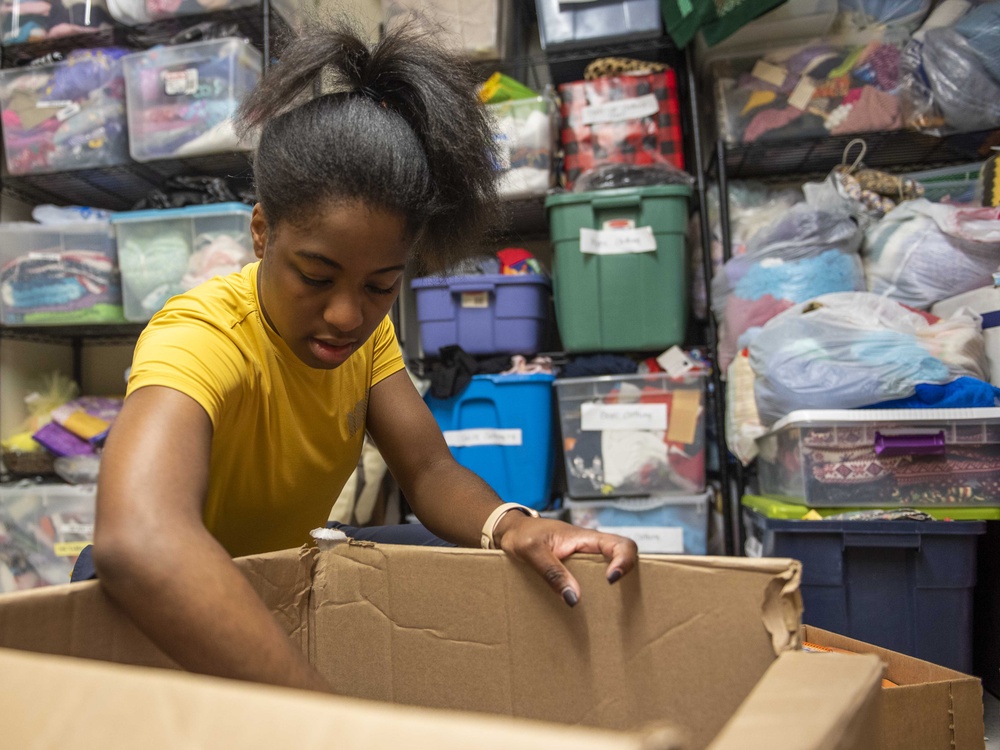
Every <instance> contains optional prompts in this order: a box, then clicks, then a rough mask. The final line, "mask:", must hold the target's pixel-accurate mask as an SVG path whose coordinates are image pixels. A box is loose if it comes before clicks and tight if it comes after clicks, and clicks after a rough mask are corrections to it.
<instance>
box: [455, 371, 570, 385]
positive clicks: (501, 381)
mask: <svg viewBox="0 0 1000 750" xmlns="http://www.w3.org/2000/svg"><path fill="white" fill-rule="evenodd" d="M472 379H473V380H489V381H491V382H493V384H494V385H511V384H513V383H551V382H552V381H553V380H555V379H556V376H555V375H549V374H548V373H544V372H535V373H531V374H530V375H525V374H523V373H513V374H511V375H501V374H499V373H495V374H494V373H491V374H487V375H473V376H472Z"/></svg>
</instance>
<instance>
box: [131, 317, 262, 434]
mask: <svg viewBox="0 0 1000 750" xmlns="http://www.w3.org/2000/svg"><path fill="white" fill-rule="evenodd" d="M158 323H161V320H156V321H154V322H153V323H151V324H150V325H149V327H147V328H146V330H145V331H143V333H142V335H141V336H140V337H139V341H138V343H137V344H136V347H135V354H134V355H133V358H132V371H131V373H130V375H129V380H128V389H127V390H126V394H125V397H126V398H128V396H129V395H131V394H132V393H134V392H135V391H137V390H139V389H140V388H145V387H146V386H150V385H159V386H166V387H167V388H173V389H174V390H176V391H180V392H181V393H183V394H184V395H186V396H189V397H191V398H193V399H194V400H195V401H196V402H198V404H199V405H200V406H201V407H202V408H203V409H204V410H205V411H206V412H207V413H208V416H209V418H210V419H211V420H212V426H213V428H218V426H219V425H218V422H219V416H220V414H221V413H222V408H223V405H224V404H227V405H229V406H231V405H232V396H233V395H234V394H237V393H239V392H240V390H241V388H242V386H243V384H244V383H245V382H246V378H247V368H248V366H249V363H248V362H247V361H246V358H245V356H244V355H243V353H242V352H240V351H239V349H238V347H237V346H236V345H235V344H234V343H233V341H232V340H231V339H229V338H228V337H227V336H226V335H225V334H224V333H223V332H222V331H219V330H218V329H216V328H213V327H212V326H210V325H206V324H204V323H198V322H194V321H177V320H165V319H164V320H162V324H160V325H158Z"/></svg>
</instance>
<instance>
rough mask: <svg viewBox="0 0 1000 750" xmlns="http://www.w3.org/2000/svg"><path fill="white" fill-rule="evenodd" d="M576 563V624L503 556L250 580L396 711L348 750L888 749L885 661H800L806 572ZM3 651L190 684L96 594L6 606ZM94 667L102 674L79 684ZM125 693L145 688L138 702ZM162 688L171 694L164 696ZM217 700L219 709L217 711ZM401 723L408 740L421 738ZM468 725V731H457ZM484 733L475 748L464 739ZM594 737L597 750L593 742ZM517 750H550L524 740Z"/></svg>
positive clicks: (685, 561)
mask: <svg viewBox="0 0 1000 750" xmlns="http://www.w3.org/2000/svg"><path fill="white" fill-rule="evenodd" d="M569 564H570V567H571V570H572V571H573V573H574V574H575V575H576V576H577V578H578V579H579V580H580V582H581V585H582V587H583V596H582V598H581V602H580V604H579V605H578V606H577V607H575V608H573V609H570V608H568V607H566V606H565V604H563V603H562V601H561V600H560V599H559V598H558V597H556V596H554V595H553V594H552V592H551V591H549V590H548V588H547V586H546V585H545V583H544V581H543V580H542V579H541V578H540V577H538V576H537V575H536V574H535V573H534V572H532V571H531V570H529V569H528V568H527V567H525V566H524V565H522V564H519V563H517V562H515V561H512V560H511V559H509V558H508V557H506V556H505V555H503V554H502V553H497V552H487V551H482V550H430V549H426V548H414V547H388V546H373V545H350V546H342V547H340V548H338V549H336V550H333V551H330V552H324V553H316V552H315V551H314V550H302V551H297V550H293V551H287V552H282V553H277V554H273V555H264V556H259V557H255V558H246V559H244V560H241V561H240V565H241V566H242V568H243V570H244V571H245V573H246V575H247V577H248V579H249V580H250V581H251V583H252V584H253V586H254V588H255V589H256V590H257V591H258V592H259V593H260V595H261V596H262V598H263V599H264V601H265V602H266V603H267V604H268V606H269V607H270V608H271V609H272V610H273V611H274V612H275V614H276V616H277V617H278V618H279V620H280V621H281V622H282V624H283V625H284V627H285V629H286V630H287V631H288V633H289V634H290V635H291V636H292V637H293V638H294V639H295V640H296V642H297V643H299V644H300V646H301V647H302V648H303V650H304V651H305V652H306V653H308V654H309V656H310V659H311V660H312V661H313V663H314V664H315V665H316V666H317V668H318V669H319V670H320V671H321V672H322V673H323V674H324V675H325V676H326V677H327V678H328V679H329V680H330V681H331V682H332V683H333V684H334V686H335V687H336V689H337V691H338V692H340V693H342V694H343V695H345V696H350V697H351V698H366V699H372V700H374V701H379V703H365V704H360V705H363V707H364V708H365V710H366V711H371V712H374V713H372V714H371V716H372V720H373V721H374V722H375V723H379V724H380V725H382V726H380V727H379V732H376V733H375V734H374V735H370V736H369V735H364V734H363V733H362V734H359V735H358V736H357V737H355V741H352V742H349V743H348V744H342V743H341V740H342V737H341V736H340V735H339V734H338V736H337V743H336V744H337V747H347V748H350V747H358V748H360V747H362V746H364V747H365V748H366V750H372V748H381V747H386V748H388V747H390V744H389V741H385V740H384V739H383V738H384V737H386V736H390V737H391V736H395V737H396V738H397V742H398V737H400V736H403V735H401V734H399V733H396V734H394V733H393V731H392V726H393V723H394V722H396V721H397V718H398V717H409V716H411V715H412V716H418V717H419V716H422V714H420V712H419V710H417V709H407V710H406V712H404V713H396V712H399V711H403V709H401V708H399V707H398V705H397V706H395V707H393V706H389V705H387V704H389V703H391V704H404V705H410V706H417V707H422V708H423V709H447V710H449V711H451V712H454V711H456V710H457V711H462V712H476V713H475V714H472V713H463V714H461V715H459V716H458V717H455V716H453V715H452V714H445V715H439V712H438V711H434V712H432V716H431V718H426V719H421V720H422V721H425V722H426V725H427V727H428V728H434V729H435V731H440V732H443V733H444V734H448V735H449V736H451V737H453V738H454V739H455V742H453V743H452V745H447V746H455V747H457V746H458V744H462V742H464V744H465V746H469V745H482V744H483V743H482V742H480V741H479V740H478V738H477V739H476V740H475V741H472V737H473V735H474V734H476V733H477V732H484V733H489V732H490V731H491V727H493V726H494V725H495V724H496V721H495V720H493V719H487V718H485V717H483V714H495V715H496V714H499V715H501V716H502V717H505V718H503V719H502V720H501V721H502V723H503V725H504V726H510V727H514V729H512V730H511V731H517V732H521V731H524V732H528V733H530V732H531V731H534V729H533V728H538V727H539V724H538V722H539V721H541V722H555V723H558V724H571V725H575V726H576V727H577V728H578V729H577V730H576V731H575V732H573V733H571V734H567V735H566V737H568V738H570V739H568V740H567V742H565V743H564V742H558V743H556V742H555V741H554V740H553V741H551V742H549V745H548V746H549V747H551V748H553V749H556V748H561V747H563V745H565V746H566V747H568V746H569V744H568V743H569V742H574V745H575V746H576V747H581V746H585V747H589V746H590V745H591V744H594V746H595V747H596V746H598V745H600V743H602V742H604V743H605V744H603V745H601V746H605V747H609V748H611V747H635V748H639V747H640V746H641V747H643V748H653V747H664V748H671V747H676V746H677V745H676V737H677V736H680V737H681V738H682V742H683V743H684V744H683V747H685V748H691V749H694V748H704V747H712V748H717V749H718V750H730V748H736V747H741V748H762V749H763V748H768V750H778V749H779V748H797V749H801V750H819V749H820V748H822V749H823V750H826V749H827V748H831V749H832V748H838V749H839V748H843V749H844V750H848V748H866V747H870V746H871V745H870V743H869V742H867V741H866V739H867V736H866V734H865V728H866V726H868V727H870V724H866V718H867V717H869V716H870V715H871V711H872V705H873V702H874V701H875V699H876V696H877V695H878V693H879V691H878V688H877V686H878V678H879V676H880V672H881V665H880V664H879V663H878V660H877V659H875V658H863V657H850V656H848V657H844V658H843V659H840V660H831V661H824V662H822V663H820V662H818V661H816V660H811V661H808V662H805V660H804V659H803V658H802V655H801V654H798V653H787V652H789V651H794V649H795V648H796V647H797V645H798V642H799V641H798V638H799V617H800V614H801V602H800V599H799V595H798V577H799V566H798V563H795V562H794V561H790V560H755V561H747V560H740V559H733V558H683V557H676V558H668V557H647V558H644V559H643V560H642V562H641V564H640V566H639V568H638V570H636V571H635V572H633V573H632V574H630V575H628V576H626V577H625V578H623V579H622V580H621V581H620V582H619V583H617V584H615V585H614V586H609V585H608V584H607V582H606V581H605V580H604V569H605V563H604V562H603V561H601V560H598V559H596V558H593V557H589V556H580V557H577V558H574V559H572V560H570V562H569ZM0 646H3V647H8V648H16V649H23V650H30V651H40V652H45V653H49V654H58V655H62V656H80V657H89V658H97V659H103V660H108V661H116V662H123V663H129V664H139V665H150V666H169V665H170V662H169V660H168V659H166V657H164V656H163V655H162V654H161V653H160V652H159V651H158V650H157V649H156V648H155V647H154V646H153V645H152V644H151V643H149V641H148V640H146V639H145V638H144V637H142V636H141V635H140V634H139V633H138V632H137V631H136V630H135V629H134V628H133V627H132V626H131V624H130V623H129V622H128V621H127V620H126V619H125V618H124V617H123V616H122V615H121V613H120V612H118V611H117V609H116V608H115V607H114V605H113V604H112V603H111V602H110V601H109V600H108V599H107V598H106V597H105V596H104V594H103V592H102V591H101V589H100V586H99V585H98V584H96V583H91V584H77V585H74V586H63V587H55V588H53V589H48V590H40V591H37V592H28V593H24V594H13V595H7V596H3V597H0ZM778 655H780V657H779V656H778ZM4 658H6V657H4ZM3 663H5V662H0V668H3V666H2V664H3ZM84 666H85V667H88V669H87V670H85V672H86V674H84V673H81V672H79V671H78V669H79V668H80V667H84ZM60 668H65V669H66V670H67V672H66V674H65V675H63V677H61V678H60V680H61V684H66V685H70V686H72V685H74V684H77V686H78V689H80V688H82V689H84V690H91V689H93V686H94V685H95V684H97V683H100V684H101V685H102V687H101V691H102V692H105V693H106V690H105V687H107V686H113V692H114V694H115V695H121V696H122V700H126V702H128V701H127V696H129V695H134V696H137V698H136V699H135V700H134V701H132V703H134V704H135V707H136V710H137V711H139V714H137V715H142V711H141V710H140V705H145V704H146V703H148V702H149V701H153V702H154V705H155V704H156V701H157V700H159V699H158V698H156V696H158V695H160V694H161V693H165V692H169V693H170V695H171V696H172V697H171V698H170V700H171V701H181V702H180V703H177V704H176V705H177V706H180V708H178V709H177V710H178V711H181V712H186V711H187V710H188V709H187V708H184V706H186V705H188V704H187V703H186V702H185V701H186V700H187V698H184V696H185V695H188V694H191V695H193V694H194V692H192V691H194V688H193V687H191V686H194V685H199V686H200V687H199V688H198V691H195V692H197V693H198V695H199V696H200V697H199V698H198V699H197V700H195V699H191V700H192V701H193V702H194V703H197V704H198V707H197V708H192V709H191V710H192V711H195V713H194V715H195V716H198V717H202V718H201V719H200V720H199V721H201V722H202V724H205V725H206V726H207V725H209V724H212V721H210V720H209V719H208V718H205V717H208V716H219V717H224V716H225V715H227V713H228V712H229V709H228V708H226V706H228V705H229V704H230V702H232V701H235V700H236V699H234V698H232V697H231V696H230V695H229V694H228V693H226V694H225V695H223V694H222V693H218V692H217V691H220V690H221V691H223V693H225V691H226V690H228V689H229V688H231V687H234V686H233V685H232V684H228V683H224V682H220V681H217V680H208V679H207V678H200V677H194V676H190V675H177V674H173V675H170V674H168V673H164V672H162V671H148V672H146V671H143V672H142V673H141V674H133V672H134V670H129V671H128V677H127V679H126V677H125V675H124V673H122V672H121V670H118V669H113V668H110V667H108V666H107V665H93V664H81V663H80V662H78V661H74V660H65V659H59V660H56V663H55V664H54V665H53V666H51V669H56V670H58V669H60ZM46 669H49V667H46ZM95 669H96V670H98V672H100V674H98V673H97V672H93V671H92V670H95ZM817 669H820V672H817V671H816V670H817ZM26 671H27V672H29V673H30V672H31V670H30V669H27V668H26ZM176 678H183V682H174V680H175V679H176ZM122 680H126V682H127V683H128V685H129V687H128V688H123V687H121V684H122ZM164 680H166V682H163V681H164ZM105 682H106V683H107V686H105ZM161 683H162V685H163V686H166V685H169V690H168V689H167V687H162V690H161V687H158V686H160V685H161ZM87 685H89V686H90V687H86V686H87ZM810 686H811V687H810ZM235 687H239V689H240V690H241V691H251V692H252V693H253V695H254V696H255V699H254V701H253V705H254V706H255V707H256V708H255V713H256V714H257V715H258V716H259V717H260V721H267V717H269V716H271V717H274V719H273V720H274V721H275V722H276V723H278V724H284V723H287V719H284V718H282V714H281V712H274V713H268V711H267V710H266V709H265V704H266V703H267V701H268V700H269V696H271V695H278V694H280V695H284V696H294V698H292V697H290V698H288V700H294V699H298V698H302V699H305V698H308V699H309V700H310V701H317V700H319V701H328V702H329V705H330V709H329V710H330V711H331V716H333V715H335V714H336V712H337V710H338V707H340V706H342V704H341V703H338V701H342V700H344V699H338V698H330V697H326V696H303V695H301V694H299V693H295V692H294V691H287V692H286V691H280V690H277V689H274V688H262V687H257V686H246V685H239V686H235ZM107 689H112V687H107ZM158 691H160V692H158ZM202 691H204V692H202ZM253 691H258V692H253ZM259 691H263V692H259ZM247 694H248V695H249V694H250V693H247ZM143 695H144V696H146V698H144V699H143V700H139V699H138V696H143ZM801 695H810V696H812V697H814V698H815V705H811V706H810V708H809V711H806V712H803V711H802V710H801V705H800V704H798V703H797V701H796V697H797V696H801ZM216 696H218V697H216ZM227 696H229V697H227ZM748 696H749V697H748ZM257 698H259V700H257ZM216 701H218V710H216V711H214V712H213V711H210V710H207V709H206V708H205V707H206V706H211V705H213V704H215V703H216ZM237 702H238V701H237ZM741 704H742V705H741ZM170 705H174V704H170ZM352 705H359V704H354V703H352ZM301 710H302V711H303V712H307V711H309V710H312V709H311V708H310V709H307V708H305V707H303V708H301ZM317 710H321V709H317ZM343 710H344V711H347V712H349V711H350V710H354V709H348V708H344V709H343ZM380 711H381V712H385V713H384V714H383V713H379V712H380ZM414 712H416V713H414ZM303 715H304V714H303ZM509 717H517V718H520V719H533V720H537V721H536V722H529V723H523V722H515V721H512V719H511V718H509ZM12 718H13V720H15V721H17V717H16V716H15V717H12ZM154 719H155V717H154ZM108 720H110V718H109V719H108ZM218 720H219V721H224V720H223V719H218ZM398 720H399V721H400V722H402V723H401V724H400V731H404V730H405V731H409V730H408V729H406V726H408V725H406V723H405V721H403V719H398ZM453 720H454V721H455V722H458V723H456V724H455V725H454V727H451V726H450V725H451V724H452V722H453ZM4 721H6V719H5V720H4ZM727 721H729V724H728V726H726V729H725V731H724V732H722V734H720V731H722V729H723V726H724V725H725V724H726V723H727ZM470 722H471V724H470ZM199 726H201V725H199ZM213 726H214V725H213ZM470 726H471V727H472V729H468V727H470ZM545 726H546V727H547V728H545V729H544V730H541V729H540V730H539V731H543V732H544V733H551V732H552V727H551V724H547V725H545ZM446 727H450V728H446ZM463 727H465V728H466V729H463ZM383 728H384V729H385V730H386V731H385V733H384V734H382V733H381V730H382V729H383ZM466 730H468V731H469V732H472V734H465V735H463V734H462V732H463V731H466ZM608 730H614V733H613V734H611V735H608V734H607V731H608ZM206 731H207V730H206ZM213 731H214V730H213ZM220 731H221V730H220ZM359 731H360V730H359ZM414 731H416V730H414ZM591 731H593V732H594V734H593V735H587V736H588V738H589V739H588V740H587V742H586V743H582V744H581V743H580V742H575V741H574V740H573V737H576V735H577V734H578V733H580V732H582V733H584V734H586V733H587V732H591ZM674 731H676V732H677V734H673V732H674ZM463 738H464V739H463ZM601 738H605V739H601ZM536 739H538V738H536ZM591 740H592V741H593V742H591ZM713 740H714V742H713ZM430 742H431V740H429V739H428V740H427V742H423V741H420V742H414V743H411V744H414V746H418V747H423V746H425V745H426V746H428V747H429V746H430ZM532 742H534V740H532ZM539 742H541V740H540V739H539ZM296 743H297V746H298V747H312V746H313V745H307V744H301V743H299V742H298V740H297V739H296ZM595 743H596V744H595ZM206 744H208V743H206ZM315 746H316V747H319V745H315ZM434 746H435V747H441V746H443V745H442V744H441V743H440V742H436V741H435V743H434ZM489 746H490V747H492V745H489ZM508 746H514V747H526V746H533V745H532V744H531V743H528V742H527V741H524V742H521V741H519V740H516V738H514V737H512V738H511V740H510V742H509V743H508Z"/></svg>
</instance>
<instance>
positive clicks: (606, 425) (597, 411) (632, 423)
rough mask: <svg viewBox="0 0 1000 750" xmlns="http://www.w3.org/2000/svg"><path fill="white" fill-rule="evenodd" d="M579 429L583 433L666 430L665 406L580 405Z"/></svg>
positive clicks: (590, 403) (591, 403)
mask: <svg viewBox="0 0 1000 750" xmlns="http://www.w3.org/2000/svg"><path fill="white" fill-rule="evenodd" d="M580 429H581V430H583V431H585V432H603V431H604V430H656V431H659V432H663V431H665V430H666V429H667V405H666V404H600V403H593V402H588V403H584V404H580Z"/></svg>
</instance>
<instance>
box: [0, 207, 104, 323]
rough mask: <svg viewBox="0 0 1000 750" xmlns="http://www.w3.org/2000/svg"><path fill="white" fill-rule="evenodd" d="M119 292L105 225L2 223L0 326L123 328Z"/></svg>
mask: <svg viewBox="0 0 1000 750" xmlns="http://www.w3.org/2000/svg"><path fill="white" fill-rule="evenodd" d="M123 321H124V317H123V315H122V287H121V277H120V274H119V271H118V254H117V250H116V245H115V238H114V234H113V232H112V231H111V227H110V226H109V225H108V224H107V222H96V221H95V222H77V223H68V224H53V225H45V224H32V223H28V222H12V223H4V224H0V323H2V324H3V325H58V324H64V323H121V322H123Z"/></svg>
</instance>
